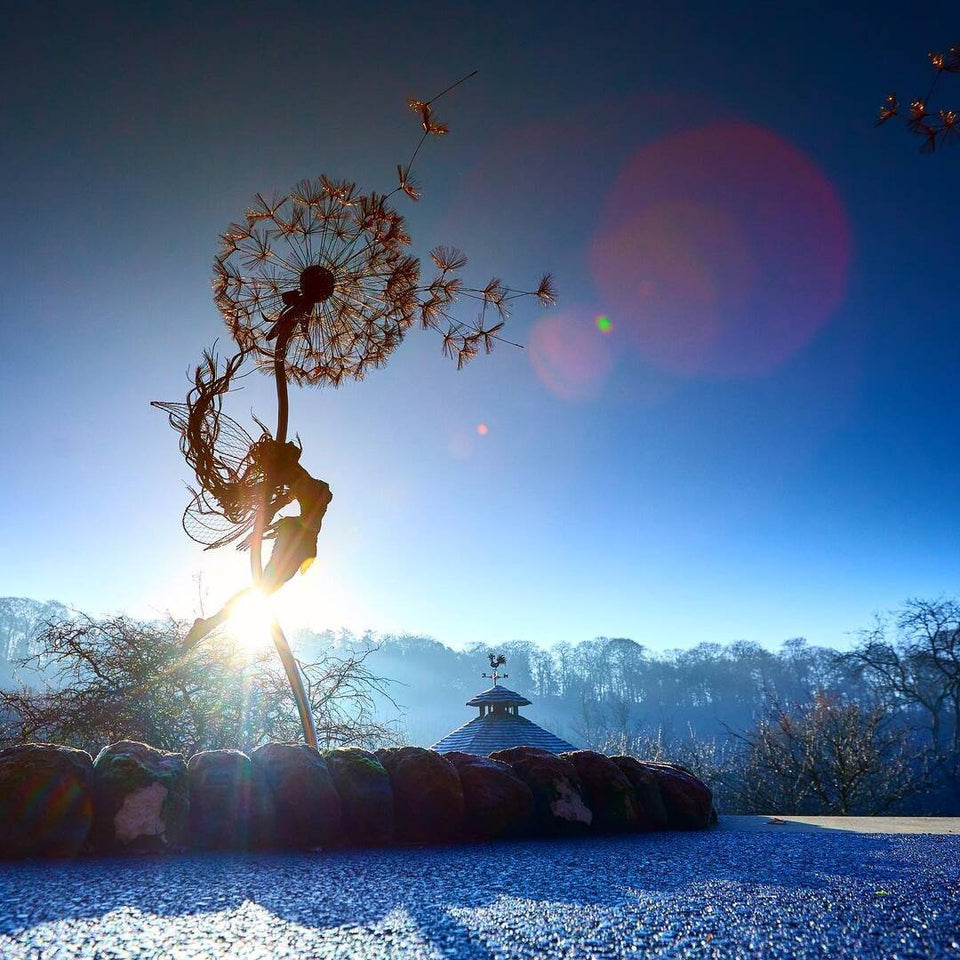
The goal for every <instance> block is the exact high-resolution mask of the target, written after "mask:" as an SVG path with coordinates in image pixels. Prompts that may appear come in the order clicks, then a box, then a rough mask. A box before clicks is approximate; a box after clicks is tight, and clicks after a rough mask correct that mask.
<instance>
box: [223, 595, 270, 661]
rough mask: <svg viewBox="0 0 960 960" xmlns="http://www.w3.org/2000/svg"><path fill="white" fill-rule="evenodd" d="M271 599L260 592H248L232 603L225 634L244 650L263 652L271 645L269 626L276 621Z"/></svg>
mask: <svg viewBox="0 0 960 960" xmlns="http://www.w3.org/2000/svg"><path fill="white" fill-rule="evenodd" d="M276 615H277V614H276V611H275V610H274V606H273V598H272V597H271V596H268V595H267V594H266V593H264V592H263V591H262V590H257V589H255V588H254V589H252V590H248V591H247V592H246V593H244V594H243V595H242V596H240V597H238V598H237V599H236V600H235V601H234V603H233V609H232V610H231V611H230V617H229V619H228V620H227V623H226V628H227V632H228V633H229V634H230V635H231V636H232V637H233V638H234V639H235V640H236V641H237V642H238V643H239V644H241V645H242V646H243V647H244V648H245V649H246V650H249V651H251V652H256V651H260V650H265V649H266V648H268V647H270V646H271V644H272V639H271V632H270V630H271V625H272V623H273V621H274V620H275V619H276Z"/></svg>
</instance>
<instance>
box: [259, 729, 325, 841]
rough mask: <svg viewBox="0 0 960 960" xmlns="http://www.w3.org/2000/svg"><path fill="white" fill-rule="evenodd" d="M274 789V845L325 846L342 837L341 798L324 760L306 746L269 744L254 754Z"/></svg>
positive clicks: (272, 795) (261, 770) (266, 780)
mask: <svg viewBox="0 0 960 960" xmlns="http://www.w3.org/2000/svg"><path fill="white" fill-rule="evenodd" d="M250 759H251V760H252V761H253V766H254V772H255V773H259V774H260V775H261V777H262V780H263V782H264V783H266V785H267V786H268V788H269V789H270V793H271V797H272V800H273V811H274V823H275V827H274V836H273V839H274V842H275V843H277V844H278V845H280V846H284V847H311V848H312V847H323V846H328V845H330V844H332V843H334V842H336V841H337V840H339V838H340V795H339V794H338V793H337V791H336V788H335V787H334V785H333V778H332V777H331V776H330V771H329V770H328V769H327V765H326V763H325V762H324V759H323V757H321V756H320V754H319V753H318V752H317V751H316V750H315V749H314V748H313V747H308V746H307V745H306V744H305V743H265V744H264V745H263V746H262V747H257V749H256V750H254V751H253V753H252V754H251V757H250Z"/></svg>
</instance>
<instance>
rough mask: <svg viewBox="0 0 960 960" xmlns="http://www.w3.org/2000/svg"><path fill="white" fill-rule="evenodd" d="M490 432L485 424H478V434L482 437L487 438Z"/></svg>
mask: <svg viewBox="0 0 960 960" xmlns="http://www.w3.org/2000/svg"><path fill="white" fill-rule="evenodd" d="M489 432H490V428H489V427H488V426H487V425H486V424H485V423H478V424H477V433H479V434H480V436H481V437H485V436H486V435H487V434H488V433H489Z"/></svg>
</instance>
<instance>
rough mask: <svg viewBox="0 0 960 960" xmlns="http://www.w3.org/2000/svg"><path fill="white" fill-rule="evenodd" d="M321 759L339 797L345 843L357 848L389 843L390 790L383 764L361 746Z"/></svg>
mask: <svg viewBox="0 0 960 960" xmlns="http://www.w3.org/2000/svg"><path fill="white" fill-rule="evenodd" d="M323 758H324V760H325V761H326V764H327V768H328V769H329V771H330V775H331V777H332V778H333V785H334V787H335V788H336V790H337V793H338V794H339V795H340V802H341V809H342V812H343V820H342V824H343V834H344V840H345V841H346V842H347V843H349V844H352V845H356V846H382V845H384V844H388V843H390V842H392V840H393V832H394V829H393V820H394V817H393V790H392V788H391V786H390V775H389V774H388V773H387V771H386V769H385V768H384V766H383V764H382V763H381V762H380V761H379V760H378V759H377V757H376V756H375V755H374V754H372V753H371V752H370V751H369V750H362V749H361V748H360V747H337V748H336V749H334V750H327V751H326V752H325V753H324V754H323Z"/></svg>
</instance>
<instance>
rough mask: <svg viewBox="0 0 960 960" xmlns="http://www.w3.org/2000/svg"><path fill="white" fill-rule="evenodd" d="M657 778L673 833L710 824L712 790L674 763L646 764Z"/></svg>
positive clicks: (647, 762) (644, 763)
mask: <svg viewBox="0 0 960 960" xmlns="http://www.w3.org/2000/svg"><path fill="white" fill-rule="evenodd" d="M643 765H644V766H645V767H646V768H647V769H648V770H650V772H651V773H653V775H654V776H655V777H656V778H657V785H658V786H659V787H660V794H661V796H662V797H663V804H664V806H665V807H666V808H667V822H668V823H669V825H670V826H671V827H672V828H673V829H674V830H703V829H704V828H705V827H709V826H710V823H711V812H712V811H713V794H712V793H711V791H710V788H709V787H708V786H707V785H706V784H705V783H704V782H703V781H702V780H701V779H700V778H699V777H695V776H694V775H693V774H692V773H691V772H690V771H689V770H687V769H685V768H684V767H681V766H678V765H677V764H673V763H653V762H651V761H649V760H645V761H643Z"/></svg>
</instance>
